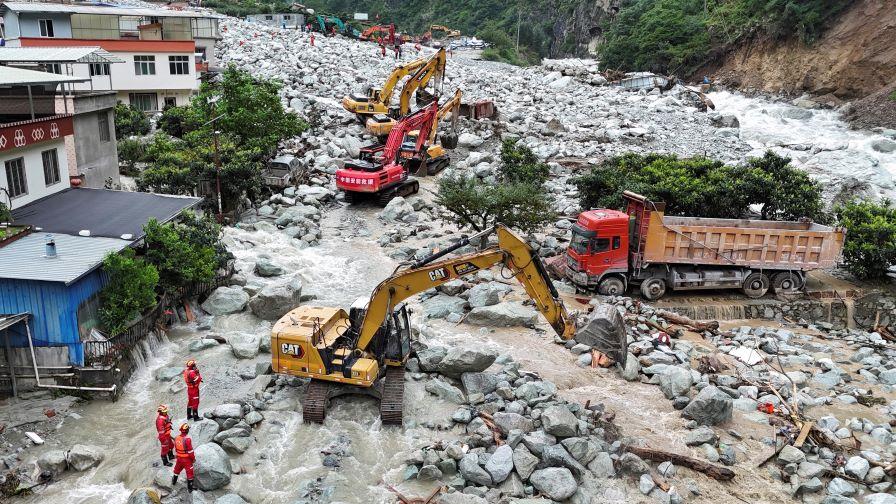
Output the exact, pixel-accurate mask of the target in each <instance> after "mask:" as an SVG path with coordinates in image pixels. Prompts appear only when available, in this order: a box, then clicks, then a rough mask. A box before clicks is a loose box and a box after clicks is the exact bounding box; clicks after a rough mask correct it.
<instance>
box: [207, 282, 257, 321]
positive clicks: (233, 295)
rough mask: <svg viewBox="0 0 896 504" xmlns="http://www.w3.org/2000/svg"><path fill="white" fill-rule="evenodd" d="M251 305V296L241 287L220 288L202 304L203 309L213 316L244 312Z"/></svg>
mask: <svg viewBox="0 0 896 504" xmlns="http://www.w3.org/2000/svg"><path fill="white" fill-rule="evenodd" d="M248 303H249V295H248V294H246V292H245V291H244V290H243V289H242V288H240V287H226V286H225V287H218V288H217V289H215V290H214V291H213V292H212V293H211V295H210V296H209V297H208V299H206V300H205V302H203V303H202V309H203V310H205V311H206V313H209V314H211V315H227V314H230V313H237V312H241V311H243V308H245V307H246V304H248Z"/></svg>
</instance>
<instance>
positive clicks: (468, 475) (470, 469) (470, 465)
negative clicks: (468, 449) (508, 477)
mask: <svg viewBox="0 0 896 504" xmlns="http://www.w3.org/2000/svg"><path fill="white" fill-rule="evenodd" d="M458 469H459V470H460V474H461V476H463V477H464V479H465V480H467V482H472V483H475V484H477V485H483V486H492V477H491V475H490V474H489V473H488V472H487V471H486V470H485V469H483V468H482V467H481V466H480V465H479V456H478V455H476V454H475V453H468V454H466V455H464V458H462V459H460V464H458Z"/></svg>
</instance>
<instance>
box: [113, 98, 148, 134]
mask: <svg viewBox="0 0 896 504" xmlns="http://www.w3.org/2000/svg"><path fill="white" fill-rule="evenodd" d="M150 128H151V125H150V123H149V118H148V117H146V114H144V113H143V112H142V111H141V110H140V109H138V108H137V107H134V106H133V105H125V104H124V103H122V102H118V103H117V104H115V138H116V139H118V140H121V139H122V138H128V137H131V136H142V135H146V134H148V133H149V130H150Z"/></svg>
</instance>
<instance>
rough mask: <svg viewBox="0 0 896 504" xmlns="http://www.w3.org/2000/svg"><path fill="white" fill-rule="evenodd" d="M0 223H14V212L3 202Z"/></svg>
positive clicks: (0, 209)
mask: <svg viewBox="0 0 896 504" xmlns="http://www.w3.org/2000/svg"><path fill="white" fill-rule="evenodd" d="M0 222H12V212H10V211H9V207H8V206H6V203H3V202H2V201H0Z"/></svg>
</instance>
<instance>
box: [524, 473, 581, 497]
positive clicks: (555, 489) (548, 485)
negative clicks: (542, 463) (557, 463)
mask: <svg viewBox="0 0 896 504" xmlns="http://www.w3.org/2000/svg"><path fill="white" fill-rule="evenodd" d="M529 482H531V483H532V486H534V487H535V488H536V489H537V490H538V491H539V492H541V493H542V494H544V495H546V496H547V497H549V498H551V499H553V500H555V501H564V500H566V499H568V498H570V497H572V496H573V494H575V493H576V490H578V489H579V485H578V484H577V483H576V479H575V478H574V477H573V476H572V472H570V470H569V469H567V468H565V467H548V468H546V469H539V470H537V471H535V472H533V473H532V476H530V477H529Z"/></svg>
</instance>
